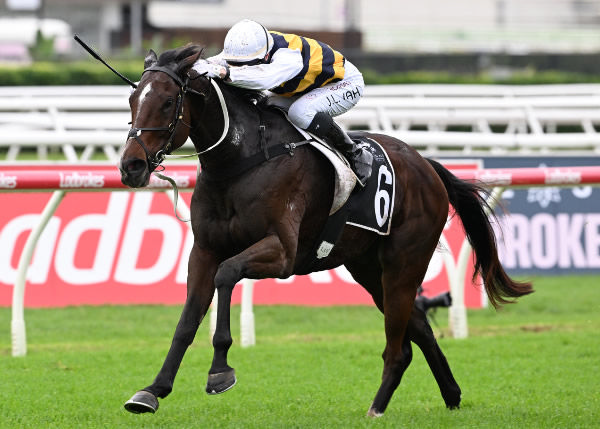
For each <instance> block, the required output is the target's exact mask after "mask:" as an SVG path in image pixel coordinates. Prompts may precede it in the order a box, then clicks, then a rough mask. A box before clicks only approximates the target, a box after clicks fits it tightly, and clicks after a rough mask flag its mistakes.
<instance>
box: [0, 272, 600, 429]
mask: <svg viewBox="0 0 600 429" xmlns="http://www.w3.org/2000/svg"><path fill="white" fill-rule="evenodd" d="M534 282H535V287H536V290H537V291H536V293H535V294H533V295H531V296H528V297H525V298H523V299H522V300H521V301H520V302H519V304H516V305H511V306H506V307H504V308H503V309H502V310H500V311H498V312H495V311H493V310H491V309H490V310H478V311H470V312H469V330H470V336H469V338H468V339H465V340H454V339H452V338H450V336H449V332H448V328H447V323H446V320H447V313H446V311H445V310H439V311H438V312H437V314H436V320H437V321H438V322H439V324H440V325H439V326H438V327H434V330H435V331H436V333H437V334H438V335H441V336H442V338H440V339H439V342H440V345H441V347H442V349H443V351H444V352H445V354H446V356H447V358H448V360H449V362H450V366H451V367H452V370H453V372H454V375H455V377H456V379H457V381H458V383H459V384H460V386H461V388H462V391H463V402H462V406H461V409H460V410H456V411H449V410H447V409H446V408H445V407H444V403H443V401H442V399H441V396H440V395H439V391H438V389H437V386H436V384H435V381H434V379H433V377H432V375H431V373H430V371H429V369H428V367H427V365H426V363H425V360H424V358H423V356H422V354H421V353H420V352H416V353H415V358H414V360H413V363H412V364H411V366H410V368H409V369H408V371H407V372H406V374H405V376H404V378H403V380H402V383H401V385H400V387H399V388H398V390H397V391H396V393H395V395H394V397H393V398H392V401H391V403H390V406H389V407H388V409H387V411H386V413H385V415H384V416H383V417H382V418H379V419H369V418H367V417H365V414H366V411H367V409H368V407H369V405H370V403H371V401H372V399H373V397H374V395H375V392H376V390H377V388H378V383H379V381H380V377H381V369H382V362H381V357H380V355H381V352H382V350H383V347H384V342H385V339H384V334H383V326H382V324H383V318H382V316H381V315H380V314H379V313H378V312H377V311H376V310H375V309H374V308H369V307H337V308H299V307H258V308H256V309H255V315H256V324H257V326H256V329H257V345H256V347H252V348H247V349H242V348H240V347H239V326H238V321H239V307H234V309H233V316H232V317H233V319H232V320H233V326H234V332H233V335H234V346H233V347H232V349H231V351H230V364H231V365H232V366H234V367H235V368H236V371H237V375H238V385H237V386H235V387H234V388H233V389H232V390H231V391H229V392H227V393H225V394H223V395H217V396H208V395H206V394H205V393H204V385H205V383H206V375H207V371H208V368H209V366H210V361H211V358H212V348H211V347H210V344H209V341H208V329H207V327H206V326H205V325H203V326H201V328H200V330H199V331H198V334H197V336H196V341H195V343H194V344H193V345H192V347H191V348H190V350H188V353H187V354H186V357H185V359H184V360H183V363H182V366H181V369H180V371H179V374H178V377H177V379H176V382H175V386H174V390H173V393H172V394H171V395H170V396H169V397H167V398H165V399H163V400H161V405H160V409H159V410H158V412H157V413H156V414H155V415H133V414H129V413H127V412H126V411H125V410H124V409H123V407H122V405H123V403H124V402H125V401H126V400H127V399H129V397H130V396H131V395H132V394H133V393H134V392H135V391H136V390H137V389H139V388H142V387H144V386H146V385H148V384H149V383H150V382H151V381H152V379H153V377H154V376H155V375H156V372H157V371H158V369H159V368H160V365H161V364H162V361H163V359H164V357H165V354H166V351H167V348H168V346H169V344H170V340H171V335H172V333H173V330H174V328H175V324H176V323H177V320H178V317H179V313H180V308H179V307H162V306H136V307H73V308H66V309H60V310H55V309H52V310H50V309H44V310H26V322H27V333H28V355H27V356H26V357H23V358H13V357H12V356H10V334H9V327H10V309H7V308H2V309H0V327H1V328H0V330H1V332H4V334H3V335H2V337H1V339H0V340H1V341H0V386H1V387H2V388H1V389H0V392H1V393H0V427H2V428H40V427H44V428H96V427H99V428H100V427H101V428H121V427H125V428H126V427H144V428H153V427H157V428H196V427H211V428H264V427H277V428H294V427H298V428H321V427H323V428H325V427H327V428H329V427H344V428H354V427H369V428H370V427H373V428H379V427H386V428H387V427H390V428H391V427H393V428H398V427H402V428H488V427H489V428H585V427H590V428H592V427H598V422H600V389H599V386H600V359H599V357H598V354H599V352H600V347H599V345H600V294H599V293H598V287H599V286H600V279H599V278H598V277H593V276H581V277H574V276H569V277H555V278H538V279H534Z"/></svg>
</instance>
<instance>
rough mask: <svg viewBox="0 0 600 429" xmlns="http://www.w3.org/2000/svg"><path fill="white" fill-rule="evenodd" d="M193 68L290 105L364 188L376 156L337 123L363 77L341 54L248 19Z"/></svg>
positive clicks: (293, 118) (301, 124) (298, 119)
mask: <svg viewBox="0 0 600 429" xmlns="http://www.w3.org/2000/svg"><path fill="white" fill-rule="evenodd" d="M194 70H196V71H197V72H198V73H200V74H206V75H207V76H208V77H211V78H220V79H222V80H223V81H224V82H226V83H228V84H230V85H233V86H237V87H241V88H246V89H253V90H270V94H269V95H270V96H271V97H272V98H270V99H269V102H270V104H276V105H281V106H285V107H288V108H289V109H288V116H289V118H290V120H291V121H292V122H293V123H294V124H295V125H296V126H298V127H300V128H302V129H305V130H307V131H310V132H312V133H313V134H315V135H317V136H318V137H321V138H325V139H327V140H328V141H329V143H331V144H332V145H333V146H334V147H335V148H337V149H338V150H340V152H342V153H343V154H344V156H345V157H346V158H347V159H348V161H350V164H351V166H352V169H353V170H354V172H355V173H356V175H357V177H358V180H359V182H360V183H361V185H362V186H364V185H365V183H366V181H367V179H368V178H369V176H370V175H371V164H372V162H373V155H372V154H371V153H370V152H369V151H368V150H366V149H364V148H363V147H360V146H358V145H356V143H354V141H352V139H351V138H350V137H348V135H347V134H346V133H345V132H344V130H342V129H341V128H340V127H339V125H337V124H336V123H335V122H334V121H333V116H338V115H341V114H342V113H344V112H347V111H348V110H350V109H351V108H352V107H354V106H355V105H356V103H358V100H360V98H361V96H362V93H363V90H364V85H365V84H364V81H363V77H362V74H361V73H360V72H359V71H358V69H357V68H356V67H355V66H354V65H352V64H351V63H350V62H349V61H348V60H347V59H345V58H344V57H343V56H342V54H340V53H339V52H337V51H334V50H333V49H332V48H331V47H329V46H328V45H326V44H324V43H321V42H318V41H316V40H313V39H309V38H307V37H300V36H297V35H294V34H283V33H279V32H275V31H267V30H266V29H265V27H263V26H262V25H261V24H259V23H258V22H255V21H251V20H248V19H244V20H242V21H240V22H238V23H237V24H235V25H234V26H233V27H231V29H230V30H229V32H228V33H227V36H226V37H225V43H224V47H223V51H222V52H221V53H219V54H218V55H216V56H214V57H211V58H208V59H207V60H204V59H201V60H198V61H197V62H196V64H194ZM272 100H274V101H272ZM282 101H285V102H282Z"/></svg>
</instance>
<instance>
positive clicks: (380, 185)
mask: <svg viewBox="0 0 600 429" xmlns="http://www.w3.org/2000/svg"><path fill="white" fill-rule="evenodd" d="M349 135H350V137H351V138H352V140H354V141H355V142H356V143H357V144H358V145H360V146H362V147H364V148H366V149H367V150H369V151H370V152H371V153H372V154H373V173H372V174H371V177H370V178H369V180H368V181H367V183H366V185H365V186H364V187H362V186H360V185H359V184H357V180H356V176H354V173H353V172H352V170H350V167H348V164H347V162H346V160H345V158H343V156H341V155H340V154H339V153H336V155H334V154H333V153H332V151H334V152H336V151H335V150H334V149H332V148H331V147H330V146H329V145H327V144H326V143H324V142H323V141H322V140H320V139H315V138H314V136H312V135H311V137H312V138H313V140H317V141H315V142H311V145H312V146H313V147H315V148H316V149H318V150H319V151H320V152H321V153H323V154H324V155H325V156H326V157H327V158H328V159H329V160H330V161H331V163H332V165H333V166H334V168H335V169H336V174H335V176H336V190H335V195H334V199H333V204H332V209H331V211H330V214H329V218H328V220H327V223H326V224H325V228H324V229H323V232H322V233H321V236H320V237H319V239H318V240H317V243H316V246H315V253H314V254H313V255H314V258H316V259H322V258H325V257H327V256H328V255H329V253H330V252H331V250H332V249H333V247H334V246H335V244H336V242H337V241H338V239H339V238H340V236H341V235H342V231H343V229H344V226H345V225H346V224H348V225H353V226H356V227H359V228H363V229H367V230H369V231H373V232H376V233H377V234H380V235H389V233H390V225H391V223H392V213H393V211H394V194H395V190H396V177H395V174H394V169H393V168H392V165H391V163H390V160H389V158H388V156H387V154H386V153H385V151H384V150H383V148H382V147H381V145H379V143H377V142H376V141H375V140H373V139H370V138H368V137H366V136H364V135H362V133H360V132H358V133H349ZM334 158H337V159H334ZM348 170H350V174H351V175H352V178H353V180H348V174H349V173H348ZM312 262H314V259H313V261H312Z"/></svg>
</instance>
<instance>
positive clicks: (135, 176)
mask: <svg viewBox="0 0 600 429" xmlns="http://www.w3.org/2000/svg"><path fill="white" fill-rule="evenodd" d="M119 170H120V171H121V182H122V183H123V184H124V185H126V186H129V187H130V188H142V187H144V186H147V185H148V183H149V182H150V172H149V171H148V164H147V163H146V162H145V161H144V160H142V159H139V158H130V159H127V160H122V161H121V165H120V166H119Z"/></svg>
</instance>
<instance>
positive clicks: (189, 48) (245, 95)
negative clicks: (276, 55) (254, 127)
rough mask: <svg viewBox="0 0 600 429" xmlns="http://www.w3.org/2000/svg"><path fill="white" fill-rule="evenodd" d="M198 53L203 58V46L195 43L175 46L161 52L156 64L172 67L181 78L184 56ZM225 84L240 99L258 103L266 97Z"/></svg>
mask: <svg viewBox="0 0 600 429" xmlns="http://www.w3.org/2000/svg"><path fill="white" fill-rule="evenodd" d="M198 53H200V57H199V58H204V47H202V46H200V45H195V44H192V43H189V44H187V45H185V46H181V47H179V48H175V49H170V50H168V51H165V52H163V53H162V54H160V57H158V63H157V65H159V66H163V67H169V66H170V68H172V69H173V71H174V72H175V73H177V75H178V76H180V77H181V78H182V79H183V78H184V77H185V76H183V74H184V72H185V71H186V67H185V63H183V60H185V59H186V58H188V57H190V56H192V55H196V54H198ZM226 86H227V88H228V89H230V90H231V91H232V92H233V93H234V94H235V95H236V96H237V97H239V98H240V99H242V100H244V101H245V102H248V103H252V104H257V105H259V104H262V102H263V101H264V100H265V99H266V98H267V97H266V96H265V95H264V94H263V93H262V92H261V91H256V90H253V89H245V88H238V87H236V86H233V85H226Z"/></svg>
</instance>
